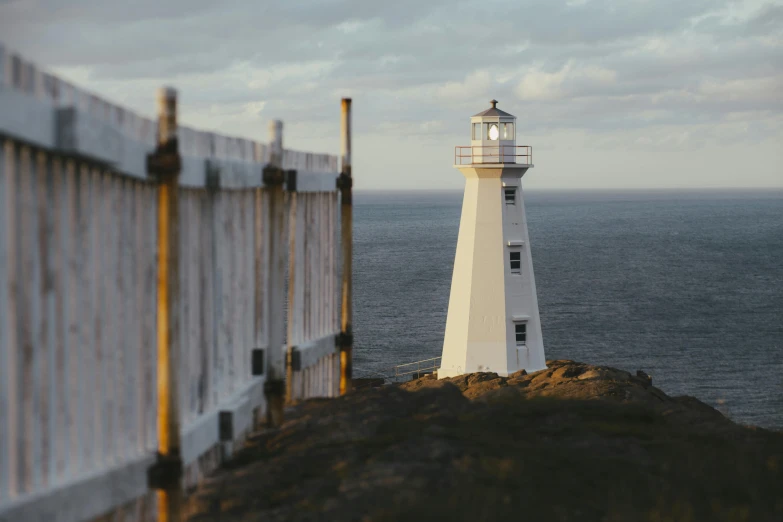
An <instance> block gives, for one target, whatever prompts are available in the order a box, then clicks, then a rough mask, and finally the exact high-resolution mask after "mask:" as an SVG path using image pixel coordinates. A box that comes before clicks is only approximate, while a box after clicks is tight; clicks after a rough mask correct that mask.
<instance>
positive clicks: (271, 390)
mask: <svg viewBox="0 0 783 522" xmlns="http://www.w3.org/2000/svg"><path fill="white" fill-rule="evenodd" d="M284 394H285V381H283V380H282V379H276V380H268V381H265V382H264V395H284Z"/></svg>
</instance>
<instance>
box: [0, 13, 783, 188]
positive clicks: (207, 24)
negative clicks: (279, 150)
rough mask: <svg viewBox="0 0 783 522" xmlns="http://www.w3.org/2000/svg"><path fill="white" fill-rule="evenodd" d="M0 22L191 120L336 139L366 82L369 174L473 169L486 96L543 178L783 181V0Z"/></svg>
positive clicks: (7, 36) (361, 102)
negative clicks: (176, 93)
mask: <svg viewBox="0 0 783 522" xmlns="http://www.w3.org/2000/svg"><path fill="white" fill-rule="evenodd" d="M0 41H3V42H4V43H5V44H6V45H7V46H8V47H10V48H12V49H14V50H16V51H19V52H20V53H22V54H23V55H25V56H27V57H29V58H31V59H33V60H34V61H36V62H37V63H38V64H39V65H42V66H44V67H46V68H48V69H49V70H52V71H54V72H55V73H58V74H60V75H61V76H63V77H65V78H67V79H69V80H71V81H73V82H75V83H77V84H79V85H81V86H82V87H85V88H88V89H90V90H93V91H95V92H97V93H99V94H101V95H102V96H104V97H106V98H108V99H110V100H112V101H116V102H118V103H121V104H124V105H127V106H129V107H131V108H133V109H135V110H136V111H138V112H141V113H144V114H148V115H149V114H151V113H152V112H153V108H154V103H153V96H154V89H155V88H156V87H157V86H159V85H162V84H170V85H174V86H176V87H177V88H178V89H180V92H181V97H182V110H183V117H182V119H183V121H184V122H185V123H187V124H189V125H191V126H194V127H197V128H201V129H205V130H214V131H219V132H222V133H225V134H231V135H240V136H245V137H249V138H255V139H259V140H261V141H266V128H267V125H266V122H267V121H268V120H270V119H273V118H280V119H283V120H284V122H285V139H286V145H287V146H290V147H293V148H297V149H299V150H312V151H319V152H330V153H336V152H337V150H338V146H339V139H338V129H339V99H340V97H342V96H352V97H353V99H354V114H355V116H354V122H355V132H356V134H355V146H354V148H355V151H356V152H355V154H356V157H355V166H354V172H355V174H356V177H357V179H356V186H357V187H358V188H423V189H424V188H426V189H431V188H460V187H461V186H462V182H463V179H462V176H461V175H460V174H459V173H458V172H456V171H454V170H453V169H452V168H451V164H452V163H453V150H454V149H453V148H454V146H455V145H464V144H468V143H469V126H468V121H469V120H468V118H469V117H470V116H471V115H472V114H474V113H476V112H479V111H481V110H483V109H485V108H486V107H487V106H488V103H487V101H488V100H489V99H491V98H497V99H498V100H500V104H499V106H500V107H501V108H502V109H504V110H506V111H508V112H511V113H512V114H515V115H516V116H517V117H518V129H517V142H518V143H520V144H529V145H532V146H533V148H534V155H535V163H536V168H535V169H534V170H533V171H531V173H530V174H529V176H527V177H526V180H527V183H528V186H530V187H536V188H585V187H596V188H605V187H738V186H748V187H761V186H764V187H783V161H781V160H783V152H782V150H783V2H781V1H761V0H746V1H730V0H654V1H653V0H617V1H614V0H571V1H567V2H558V1H555V0H522V1H494V0H482V1H473V0H465V1H445V0H442V1H441V0H394V1H392V2H389V1H379V0H378V1H376V0H347V1H326V0H308V1H294V0H287V1H277V2H272V1H269V0H262V1H257V0H223V1H221V2H214V1H206V0H168V1H163V0H135V1H133V2H128V1H124V2H118V1H115V0H59V1H54V0H0Z"/></svg>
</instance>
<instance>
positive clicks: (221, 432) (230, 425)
mask: <svg viewBox="0 0 783 522" xmlns="http://www.w3.org/2000/svg"><path fill="white" fill-rule="evenodd" d="M218 439H219V440H220V442H231V441H232V440H234V413H233V412H231V411H227V410H226V411H221V412H220V413H218Z"/></svg>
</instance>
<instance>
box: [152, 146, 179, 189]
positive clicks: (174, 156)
mask: <svg viewBox="0 0 783 522" xmlns="http://www.w3.org/2000/svg"><path fill="white" fill-rule="evenodd" d="M181 170H182V159H181V158H180V155H179V152H178V149H177V140H176V139H174V140H170V141H169V142H168V143H166V144H164V145H158V147H157V148H156V149H155V152H152V153H150V154H147V175H148V176H149V177H151V178H152V179H155V180H163V179H166V178H167V177H169V176H176V175H177V174H179V173H180V171H181Z"/></svg>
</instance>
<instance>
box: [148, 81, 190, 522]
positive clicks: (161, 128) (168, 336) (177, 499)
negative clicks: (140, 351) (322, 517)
mask: <svg viewBox="0 0 783 522" xmlns="http://www.w3.org/2000/svg"><path fill="white" fill-rule="evenodd" d="M147 169H148V171H149V172H150V174H151V175H153V176H154V177H155V178H156V179H157V181H158V301H157V354H158V361H157V364H158V371H157V373H158V462H157V463H156V464H155V466H153V469H152V470H150V485H151V486H152V487H154V488H155V489H157V497H158V521H159V522H179V521H180V520H181V519H182V503H183V497H182V460H181V456H180V415H179V401H178V395H179V394H178V389H179V386H178V380H177V369H178V366H179V365H178V361H177V354H178V353H179V324H178V317H177V310H178V309H179V199H178V194H179V173H180V170H181V167H180V157H179V150H178V146H177V93H176V91H175V90H174V89H170V88H163V89H160V91H159V92H158V146H157V149H156V151H155V152H154V153H153V154H151V155H150V156H149V157H148V164H147Z"/></svg>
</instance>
